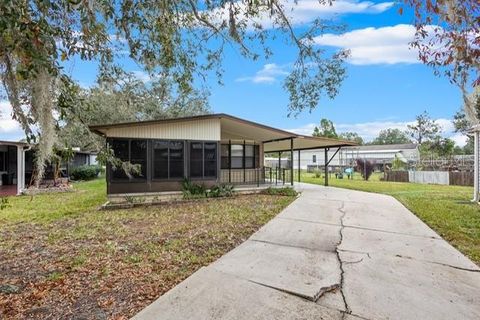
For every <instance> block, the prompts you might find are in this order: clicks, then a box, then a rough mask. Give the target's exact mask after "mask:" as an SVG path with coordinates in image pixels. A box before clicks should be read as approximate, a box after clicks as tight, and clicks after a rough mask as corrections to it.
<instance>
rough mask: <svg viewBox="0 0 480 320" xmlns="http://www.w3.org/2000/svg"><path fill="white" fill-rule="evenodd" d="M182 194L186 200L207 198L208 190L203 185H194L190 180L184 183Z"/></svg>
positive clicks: (185, 180) (186, 179) (184, 180)
mask: <svg viewBox="0 0 480 320" xmlns="http://www.w3.org/2000/svg"><path fill="white" fill-rule="evenodd" d="M182 193H183V198H185V199H195V198H203V197H206V196H207V190H206V188H205V186H204V185H203V184H198V183H193V182H192V181H191V180H190V179H188V178H184V179H183V181H182Z"/></svg>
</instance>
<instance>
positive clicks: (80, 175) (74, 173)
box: [70, 165, 102, 180]
mask: <svg viewBox="0 0 480 320" xmlns="http://www.w3.org/2000/svg"><path fill="white" fill-rule="evenodd" d="M101 171H102V168H101V167H100V166H88V165H85V166H79V167H75V168H73V169H72V170H71V171H70V179H72V180H92V179H95V178H96V177H98V174H99V173H100V172H101Z"/></svg>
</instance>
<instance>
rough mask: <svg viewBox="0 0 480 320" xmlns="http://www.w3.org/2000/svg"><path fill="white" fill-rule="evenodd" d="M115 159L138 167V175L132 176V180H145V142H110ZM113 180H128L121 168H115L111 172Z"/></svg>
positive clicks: (118, 140) (116, 140)
mask: <svg viewBox="0 0 480 320" xmlns="http://www.w3.org/2000/svg"><path fill="white" fill-rule="evenodd" d="M111 146H112V149H113V153H114V155H115V157H117V158H118V159H120V160H121V161H123V162H128V161H129V162H130V163H131V164H139V165H140V173H139V174H132V176H133V178H135V179H137V180H138V179H140V180H145V179H147V140H126V139H125V140H123V139H115V140H113V141H112V142H111ZM112 178H113V179H114V180H128V176H127V175H126V174H125V171H124V170H123V168H116V170H113V171H112Z"/></svg>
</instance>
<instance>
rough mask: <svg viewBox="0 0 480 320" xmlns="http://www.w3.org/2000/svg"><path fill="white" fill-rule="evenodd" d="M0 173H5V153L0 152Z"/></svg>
mask: <svg viewBox="0 0 480 320" xmlns="http://www.w3.org/2000/svg"><path fill="white" fill-rule="evenodd" d="M0 171H7V153H6V152H3V151H0Z"/></svg>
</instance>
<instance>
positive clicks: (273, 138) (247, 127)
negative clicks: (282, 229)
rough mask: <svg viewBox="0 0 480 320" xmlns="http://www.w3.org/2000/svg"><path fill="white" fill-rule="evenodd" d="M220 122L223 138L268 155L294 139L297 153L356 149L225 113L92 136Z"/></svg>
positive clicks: (287, 146)
mask: <svg viewBox="0 0 480 320" xmlns="http://www.w3.org/2000/svg"><path fill="white" fill-rule="evenodd" d="M207 119H219V120H220V122H221V130H222V137H224V136H226V137H228V138H229V139H232V140H234V139H240V140H255V141H258V142H263V143H264V151H265V152H281V151H288V150H290V148H291V139H293V149H294V150H308V149H315V148H326V147H341V146H356V145H357V144H356V143H355V142H352V141H347V140H341V139H331V138H324V137H312V136H305V135H301V134H296V133H293V132H289V131H285V130H282V129H278V128H274V127H270V126H267V125H264V124H261V123H257V122H253V121H249V120H245V119H241V118H238V117H235V116H232V115H229V114H225V113H214V114H206V115H199V116H191V117H182V118H171V119H161V120H149V121H136V122H124V123H116V124H105V125H94V126H90V130H92V131H93V132H95V133H97V134H100V135H105V133H106V132H107V130H108V129H110V128H118V127H135V126H144V125H152V124H153V125H155V124H158V125H161V124H164V123H172V122H188V121H196V120H207Z"/></svg>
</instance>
